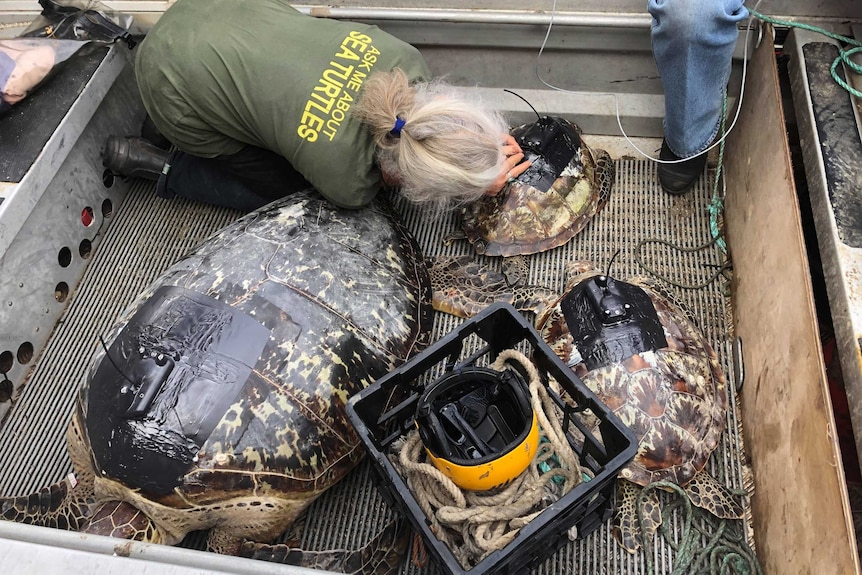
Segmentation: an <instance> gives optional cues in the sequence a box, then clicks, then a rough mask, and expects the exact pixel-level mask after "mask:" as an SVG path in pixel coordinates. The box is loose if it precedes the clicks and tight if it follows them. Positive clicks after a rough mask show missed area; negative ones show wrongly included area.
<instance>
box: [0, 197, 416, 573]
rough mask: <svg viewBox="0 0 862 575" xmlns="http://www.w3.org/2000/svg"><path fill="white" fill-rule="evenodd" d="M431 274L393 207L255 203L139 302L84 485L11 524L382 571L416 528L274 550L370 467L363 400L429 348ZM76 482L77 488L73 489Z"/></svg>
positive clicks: (92, 407) (111, 343)
mask: <svg viewBox="0 0 862 575" xmlns="http://www.w3.org/2000/svg"><path fill="white" fill-rule="evenodd" d="M429 304H430V284H429V279H428V274H427V270H426V268H425V265H424V263H423V260H422V256H421V253H420V251H419V247H418V245H417V244H416V242H415V240H414V239H413V238H412V236H411V235H410V234H409V232H408V231H407V230H406V228H404V227H403V226H402V225H401V224H400V223H399V222H398V221H397V219H396V218H395V216H394V214H393V212H392V211H391V210H390V209H389V207H388V206H387V205H386V204H385V203H384V202H383V201H382V200H379V201H378V202H376V203H375V204H374V205H372V206H370V207H368V208H365V209H362V210H358V211H349V210H341V209H338V208H335V207H333V206H332V205H331V204H328V203H327V202H325V201H324V200H323V199H322V198H321V197H320V196H319V195H318V194H317V193H316V192H313V191H307V192H303V193H298V194H294V195H292V196H289V197H287V198H285V199H283V200H279V201H278V202H275V203H274V204H270V205H269V206H267V207H264V208H261V209H260V210H258V211H256V212H253V213H251V214H248V215H246V216H244V217H242V218H240V219H239V220H237V221H236V222H234V223H233V224H230V225H228V226H227V227H225V228H224V229H223V230H221V231H220V232H218V233H216V234H215V235H213V236H212V237H211V238H209V239H208V240H206V241H205V242H203V243H202V244H201V245H200V246H199V247H198V248H197V249H196V250H194V252H193V253H191V254H190V255H189V256H187V257H185V258H184V259H182V260H181V261H180V262H179V263H177V264H175V265H174V266H173V267H171V268H170V269H169V270H168V271H167V272H165V273H164V274H163V275H162V276H161V277H160V278H159V279H158V280H156V281H155V282H154V283H153V284H152V285H151V286H150V287H149V288H148V289H147V290H145V291H144V293H142V294H141V295H140V296H139V297H138V298H137V299H136V300H135V301H134V302H133V303H132V304H131V305H130V306H129V308H128V309H127V310H126V311H125V312H124V313H123V315H122V316H121V318H120V319H119V320H118V322H117V323H116V324H115V326H114V328H113V329H112V330H111V332H110V335H109V337H107V338H106V342H103V349H100V350H99V351H98V352H97V353H96V355H95V357H94V360H93V363H92V367H91V369H90V371H89V373H88V376H87V379H86V381H85V382H84V385H83V387H82V390H81V392H80V394H79V396H78V400H77V403H76V407H75V411H74V414H73V417H72V421H71V424H70V426H69V428H68V433H67V442H68V450H69V453H70V456H71V459H72V462H73V465H74V468H75V477H76V481H68V480H67V481H61V482H59V483H57V484H55V485H53V486H50V487H47V488H45V489H44V490H42V491H41V492H40V493H37V494H34V495H33V496H30V497H18V498H14V497H13V498H6V499H0V516H2V517H3V518H4V519H7V520H12V521H19V522H26V523H35V524H40V525H47V526H53V527H61V528H69V529H77V530H80V531H84V532H87V533H96V534H102V535H111V536H116V537H122V538H127V539H137V540H144V541H149V542H158V543H165V544H175V543H178V542H179V541H180V540H181V539H183V537H184V536H185V535H186V534H187V533H189V532H190V531H194V530H204V529H208V530H210V532H209V539H208V547H209V548H210V549H211V550H214V551H218V552H222V553H230V554H241V555H243V556H247V557H255V558H266V559H269V560H276V561H284V562H287V563H291V564H299V565H304V566H307V567H316V568H321V569H326V570H335V569H341V570H347V571H351V572H367V573H375V574H377V573H383V572H387V573H388V572H389V571H390V570H392V569H393V568H394V567H397V562H396V561H395V559H396V558H400V553H401V552H403V549H404V546H405V545H406V533H407V530H402V529H399V528H398V526H397V525H394V524H390V526H389V527H387V528H386V529H384V531H383V532H382V533H381V534H380V536H379V537H378V538H377V539H376V540H375V541H373V542H372V543H373V547H369V548H366V549H364V550H359V551H355V552H333V553H323V552H321V553H308V552H303V551H297V550H291V549H289V548H286V547H285V546H284V545H269V543H270V542H272V541H273V540H274V539H275V538H276V537H277V536H279V535H280V534H282V533H283V532H284V531H285V530H286V529H287V528H288V527H289V526H290V525H291V523H292V522H293V521H294V520H295V519H296V518H297V516H298V515H299V514H300V513H301V512H302V511H303V510H304V509H306V508H307V506H308V505H309V504H310V503H311V502H312V501H314V499H315V498H316V497H318V496H319V495H320V494H321V493H323V492H324V491H325V490H326V489H328V488H329V487H330V486H332V485H333V484H335V483H336V482H338V481H339V480H340V479H341V478H342V477H344V475H345V474H347V473H348V472H349V471H350V470H351V469H353V468H354V467H355V465H356V464H357V463H358V462H359V461H360V460H361V458H362V456H363V455H364V449H363V447H362V444H361V442H360V440H359V437H358V436H357V435H356V433H355V431H354V430H353V428H352V426H351V425H350V423H349V421H348V419H347V414H346V411H345V405H346V403H347V400H348V398H349V397H350V396H351V395H353V394H354V393H356V392H357V391H359V390H360V389H362V388H363V387H365V386H366V385H368V384H370V383H371V382H373V381H374V380H375V379H377V378H379V377H381V376H382V375H384V374H386V373H388V372H389V371H391V370H392V369H394V368H395V367H396V366H398V365H399V364H401V363H402V362H403V361H404V360H406V359H407V358H408V357H409V356H410V355H411V354H412V353H413V352H415V351H417V350H418V348H421V347H422V346H423V345H425V344H426V343H427V341H428V338H429V334H430V327H431V313H432V312H431V307H430V305H429ZM73 483H74V485H73Z"/></svg>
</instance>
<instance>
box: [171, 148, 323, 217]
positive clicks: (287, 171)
mask: <svg viewBox="0 0 862 575" xmlns="http://www.w3.org/2000/svg"><path fill="white" fill-rule="evenodd" d="M168 164H170V167H169V169H168V170H167V173H165V174H162V176H161V177H160V178H159V180H158V184H157V185H156V190H157V192H158V195H159V196H160V197H163V198H172V197H175V196H179V197H182V198H185V199H188V200H193V201H197V202H203V203H207V204H213V205H217V206H223V207H228V208H233V209H236V210H240V211H242V212H250V211H252V210H255V209H257V208H259V207H261V206H264V205H266V204H268V203H270V202H272V201H273V200H276V199H278V198H281V197H284V196H287V195H289V194H291V193H293V192H297V191H300V190H304V189H306V188H309V187H311V184H309V183H308V182H307V181H306V180H305V178H303V177H302V175H301V174H300V173H299V172H297V171H296V170H295V169H294V168H293V166H292V165H291V164H290V162H288V161H287V160H286V159H285V158H283V157H282V156H280V155H278V154H276V153H275V152H271V151H269V150H265V149H263V148H257V147H254V146H247V147H245V148H243V149H242V150H240V151H239V152H237V153H236V154H229V155H224V156H218V157H215V158H200V157H198V156H193V155H191V154H187V153H185V152H181V151H179V150H177V151H175V152H173V153H172V154H171V156H170V158H169V159H168Z"/></svg>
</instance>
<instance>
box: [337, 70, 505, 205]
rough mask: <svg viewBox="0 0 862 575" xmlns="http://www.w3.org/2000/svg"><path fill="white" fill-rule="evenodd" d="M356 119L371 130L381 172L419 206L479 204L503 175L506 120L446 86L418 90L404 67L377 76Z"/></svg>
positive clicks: (366, 90)
mask: <svg viewBox="0 0 862 575" xmlns="http://www.w3.org/2000/svg"><path fill="white" fill-rule="evenodd" d="M354 113H355V114H356V115H357V116H358V117H359V118H360V119H361V120H362V122H364V123H365V124H366V125H367V126H368V128H369V129H370V130H371V133H372V135H373V138H374V143H375V145H376V146H377V152H376V155H377V162H378V164H379V166H380V169H381V170H383V171H384V172H386V173H389V174H391V175H393V176H395V177H397V178H398V180H399V182H400V185H401V191H402V193H403V194H404V195H405V197H407V199H409V200H411V201H413V202H417V203H428V202H431V203H435V204H437V207H441V208H442V207H445V206H446V205H450V204H453V203H455V204H458V203H463V202H469V201H473V200H476V199H478V198H479V197H481V196H482V194H484V193H485V191H486V190H487V189H488V188H489V187H490V186H491V184H492V183H493V182H494V181H495V180H496V179H497V177H498V176H499V174H500V172H501V171H502V166H503V160H504V158H503V153H502V148H501V145H502V142H503V138H504V136H505V134H506V133H507V131H508V126H507V125H506V122H505V121H504V120H503V118H502V117H501V116H500V115H499V114H497V113H496V112H493V111H491V110H486V109H483V108H482V107H481V106H479V105H477V104H475V103H472V102H468V101H467V100H466V99H465V98H464V97H463V96H462V95H461V94H460V93H459V92H458V90H457V89H456V88H454V87H452V86H449V85H447V84H445V83H444V82H442V81H439V80H438V81H434V82H427V83H426V82H423V83H418V84H415V85H413V86H411V85H409V84H408V81H407V76H406V75H405V74H404V72H403V71H401V70H399V69H397V68H396V69H395V70H393V71H392V72H377V73H375V74H373V75H372V76H370V77H369V78H368V79H367V80H366V82H365V86H364V87H363V89H362V93H361V94H360V99H359V102H358V103H357V107H356V109H355V112H354ZM399 119H400V120H402V122H398V124H399V128H398V129H396V130H395V132H393V129H394V128H396V122H397V121H398V120H399ZM399 132H400V133H399Z"/></svg>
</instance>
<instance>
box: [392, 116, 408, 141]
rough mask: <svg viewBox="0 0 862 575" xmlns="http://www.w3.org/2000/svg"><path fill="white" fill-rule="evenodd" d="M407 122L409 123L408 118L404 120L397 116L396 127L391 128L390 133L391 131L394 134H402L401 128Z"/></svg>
mask: <svg viewBox="0 0 862 575" xmlns="http://www.w3.org/2000/svg"><path fill="white" fill-rule="evenodd" d="M406 123H407V121H406V120H402V119H401V118H398V117H397V116H396V118H395V127H394V128H392V129H391V130H389V133H390V134H394V135H396V136H400V135H401V128H403V127H404V124H406Z"/></svg>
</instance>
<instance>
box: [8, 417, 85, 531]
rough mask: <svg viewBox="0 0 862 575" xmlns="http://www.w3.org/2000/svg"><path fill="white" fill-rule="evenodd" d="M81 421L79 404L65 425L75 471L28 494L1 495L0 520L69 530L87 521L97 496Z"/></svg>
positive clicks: (76, 528)
mask: <svg viewBox="0 0 862 575" xmlns="http://www.w3.org/2000/svg"><path fill="white" fill-rule="evenodd" d="M82 421H83V420H82V418H81V407H80V404H79V405H78V406H77V409H76V411H75V413H74V415H73V417H72V421H71V422H70V423H69V426H68V427H67V428H66V446H67V449H68V451H69V457H70V458H71V460H72V467H73V468H74V469H75V473H74V474H69V476H68V477H66V479H63V480H62V481H59V482H57V483H55V484H53V485H49V486H48V487H44V488H43V489H41V490H40V491H37V492H36V493H33V494H31V495H24V496H21V497H2V498H0V519H5V520H7V521H14V522H16V523H29V524H31V525H39V526H42V527H53V528H55V529H69V530H72V531H76V530H78V529H79V528H80V527H81V526H82V525H83V524H85V523H86V522H87V519H88V518H89V516H90V513H91V511H92V506H93V504H94V502H95V500H96V498H95V496H94V495H93V472H92V468H91V466H90V461H89V453H88V451H87V449H86V447H85V443H84V441H83V439H82V430H83V423H82Z"/></svg>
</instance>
